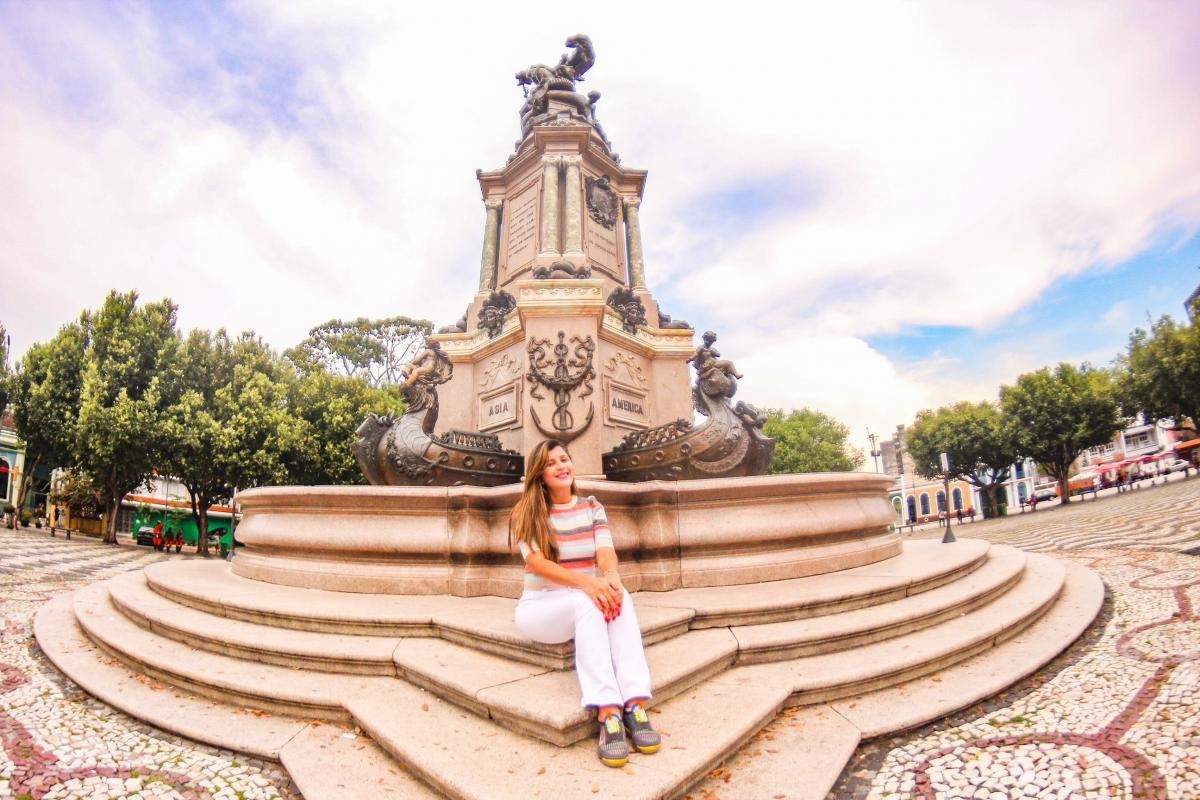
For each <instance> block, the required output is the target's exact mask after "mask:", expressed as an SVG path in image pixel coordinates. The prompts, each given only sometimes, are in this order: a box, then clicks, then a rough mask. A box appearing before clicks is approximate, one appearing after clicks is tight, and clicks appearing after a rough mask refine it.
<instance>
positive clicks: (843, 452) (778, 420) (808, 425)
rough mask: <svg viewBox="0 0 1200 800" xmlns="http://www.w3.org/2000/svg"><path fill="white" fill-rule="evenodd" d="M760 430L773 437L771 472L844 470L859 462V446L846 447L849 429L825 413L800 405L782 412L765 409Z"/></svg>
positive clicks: (857, 464)
mask: <svg viewBox="0 0 1200 800" xmlns="http://www.w3.org/2000/svg"><path fill="white" fill-rule="evenodd" d="M763 433H765V434H766V435H767V436H770V437H771V438H772V439H774V440H775V455H774V456H772V458H771V474H773V475H777V474H780V473H785V472H848V471H850V470H854V469H857V468H858V467H860V466H862V463H863V454H862V451H861V450H858V449H855V448H852V447H850V446H849V445H848V444H847V442H846V439H847V437H848V436H849V435H850V429H849V428H847V427H846V426H845V425H843V424H842V423H840V422H838V421H837V420H836V419H834V418H833V417H831V416H829V415H828V414H823V413H822V412H820V411H813V410H812V409H810V408H801V409H799V410H796V411H792V412H791V413H789V414H787V415H785V414H784V412H783V411H782V410H781V409H775V408H772V409H767V422H766V424H765V425H764V426H763Z"/></svg>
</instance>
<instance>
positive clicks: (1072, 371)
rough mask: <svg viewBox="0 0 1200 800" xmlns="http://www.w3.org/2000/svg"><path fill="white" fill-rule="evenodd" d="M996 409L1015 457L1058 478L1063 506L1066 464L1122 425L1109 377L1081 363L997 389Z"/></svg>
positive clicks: (1066, 490) (1067, 496)
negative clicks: (1012, 440) (1001, 415)
mask: <svg viewBox="0 0 1200 800" xmlns="http://www.w3.org/2000/svg"><path fill="white" fill-rule="evenodd" d="M1000 406H1001V409H1002V410H1003V413H1004V416H1005V417H1006V419H1007V420H1008V421H1009V423H1010V424H1011V425H1012V429H1013V435H1014V437H1015V438H1016V441H1017V444H1018V447H1019V448H1020V451H1021V453H1023V454H1024V455H1027V456H1029V457H1031V458H1033V459H1034V460H1035V461H1037V462H1038V464H1040V465H1041V466H1042V467H1044V468H1045V469H1046V471H1047V472H1049V473H1050V474H1051V475H1053V476H1054V477H1055V478H1056V479H1057V480H1058V483H1059V496H1060V497H1062V502H1064V503H1067V502H1069V501H1070V496H1071V495H1070V491H1069V487H1068V478H1069V477H1070V476H1069V474H1068V473H1069V471H1070V468H1071V463H1072V462H1073V461H1074V460H1075V459H1076V458H1077V457H1078V456H1079V454H1080V453H1082V452H1083V451H1084V450H1086V449H1088V448H1089V447H1096V446H1098V445H1102V444H1104V443H1105V442H1108V441H1110V440H1111V439H1112V437H1113V434H1115V433H1116V432H1117V431H1118V430H1119V429H1120V427H1121V422H1122V420H1121V417H1120V416H1119V414H1118V409H1117V402H1116V398H1115V392H1114V389H1113V385H1112V378H1111V376H1110V375H1109V373H1107V372H1104V371H1102V370H1097V369H1093V368H1092V367H1091V366H1090V365H1088V364H1086V363H1085V364H1083V365H1082V366H1080V367H1075V366H1073V365H1071V364H1068V363H1065V362H1064V363H1061V364H1059V365H1058V366H1057V367H1055V368H1054V369H1053V370H1051V369H1050V368H1049V367H1043V368H1042V369H1039V370H1037V371H1035V372H1027V373H1025V374H1024V375H1021V376H1020V377H1019V378H1017V383H1016V385H1015V386H1004V387H1001V389H1000Z"/></svg>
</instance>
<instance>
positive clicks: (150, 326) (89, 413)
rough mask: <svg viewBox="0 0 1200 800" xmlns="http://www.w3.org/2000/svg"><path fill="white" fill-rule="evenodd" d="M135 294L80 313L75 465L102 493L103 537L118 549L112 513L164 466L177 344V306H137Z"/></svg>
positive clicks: (163, 302)
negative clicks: (167, 392) (165, 417)
mask: <svg viewBox="0 0 1200 800" xmlns="http://www.w3.org/2000/svg"><path fill="white" fill-rule="evenodd" d="M137 301H138V296H137V292H127V293H125V294H120V293H118V292H116V291H113V292H111V293H110V294H109V295H108V297H107V298H106V299H105V301H104V305H103V306H102V307H101V308H100V309H99V310H98V311H96V312H84V314H83V316H82V317H81V318H80V324H81V325H82V327H83V328H84V330H85V331H87V347H86V350H85V353H84V360H83V363H84V372H83V387H82V391H81V395H80V409H79V421H78V425H77V427H76V435H75V442H74V445H75V447H74V461H75V464H76V465H78V466H79V467H81V468H82V469H83V470H84V471H85V472H87V473H88V474H90V475H91V476H92V479H93V480H94V481H95V482H96V484H97V486H98V487H99V488H100V489H101V490H102V492H103V497H104V502H105V511H106V513H107V515H108V529H107V530H106V532H105V534H104V541H105V542H107V543H110V544H115V543H116V541H117V511H118V510H119V509H120V507H121V501H122V500H123V499H124V498H125V495H127V494H128V493H129V492H131V491H133V490H134V489H136V488H137V487H139V486H141V485H142V484H144V483H145V482H146V481H147V480H148V479H149V478H150V476H151V474H152V473H153V472H154V469H155V467H157V466H159V464H160V463H161V461H162V456H163V451H164V445H165V438H164V427H163V426H162V425H161V424H160V422H161V417H162V411H163V409H164V407H165V406H166V405H167V404H169V402H170V398H168V397H165V396H164V391H163V390H164V386H165V385H167V384H166V382H165V381H163V380H162V378H163V376H164V375H166V374H169V373H170V371H171V370H172V369H173V368H174V365H173V361H174V359H175V356H176V351H177V349H178V344H179V339H178V336H177V334H176V332H175V314H176V307H175V304H174V303H172V302H171V301H170V300H161V301H159V302H157V303H147V304H145V305H142V306H139V305H138V302H137Z"/></svg>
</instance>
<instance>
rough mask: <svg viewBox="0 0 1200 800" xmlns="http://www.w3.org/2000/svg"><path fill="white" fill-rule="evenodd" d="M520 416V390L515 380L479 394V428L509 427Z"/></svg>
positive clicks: (483, 429)
mask: <svg viewBox="0 0 1200 800" xmlns="http://www.w3.org/2000/svg"><path fill="white" fill-rule="evenodd" d="M520 418H521V392H520V387H519V386H518V383H517V382H516V381H513V382H512V383H510V384H508V385H506V386H501V387H500V388H499V389H495V390H493V391H490V392H487V393H486V394H482V395H480V396H479V430H481V431H492V430H497V429H499V428H510V427H512V426H513V425H516V424H517V421H518V420H519V419H520Z"/></svg>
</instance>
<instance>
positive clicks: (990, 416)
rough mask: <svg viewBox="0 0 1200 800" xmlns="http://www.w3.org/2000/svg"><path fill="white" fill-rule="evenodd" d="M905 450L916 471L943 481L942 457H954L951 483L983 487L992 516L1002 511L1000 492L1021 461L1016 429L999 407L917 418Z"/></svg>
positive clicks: (964, 406)
mask: <svg viewBox="0 0 1200 800" xmlns="http://www.w3.org/2000/svg"><path fill="white" fill-rule="evenodd" d="M907 449H908V453H909V455H911V456H912V458H913V461H914V462H915V463H916V466H917V471H918V472H920V474H921V475H923V476H925V477H926V478H934V477H942V467H941V458H940V457H941V454H942V453H946V454H947V455H949V457H950V474H949V475H948V476H946V477H949V478H950V479H952V480H953V479H956V478H961V479H962V480H965V481H966V482H968V483H970V484H972V485H974V486H977V487H978V488H980V489H982V490H983V491H984V493H985V494H986V496H987V500H988V513H989V514H990V515H993V516H994V515H996V514H997V513H999V508H998V497H997V492H998V490H999V488H1000V485H1001V484H1002V483H1004V481H1006V480H1008V476H1009V472H1010V471H1011V469H1012V464H1013V462H1014V461H1016V460H1017V459H1018V458H1019V457H1020V448H1019V447H1018V444H1017V440H1016V437H1015V435H1014V430H1013V428H1012V426H1011V425H1008V424H1006V421H1005V419H1004V417H1003V415H1002V414H1001V413H1000V409H999V408H997V406H996V404H995V403H988V402H980V403H971V402H966V401H964V402H960V403H955V404H954V405H950V406H943V407H942V408H939V409H937V410H936V411H932V410H929V409H926V410H924V411H921V412H919V413H918V414H917V418H916V420H915V421H914V422H913V424H912V427H910V428H909V429H908V437H907Z"/></svg>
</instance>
